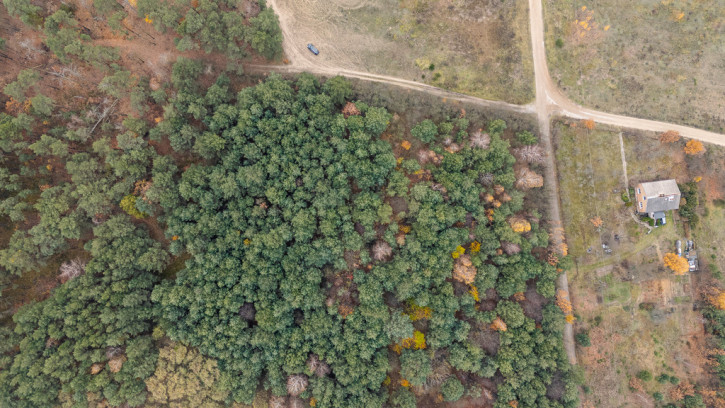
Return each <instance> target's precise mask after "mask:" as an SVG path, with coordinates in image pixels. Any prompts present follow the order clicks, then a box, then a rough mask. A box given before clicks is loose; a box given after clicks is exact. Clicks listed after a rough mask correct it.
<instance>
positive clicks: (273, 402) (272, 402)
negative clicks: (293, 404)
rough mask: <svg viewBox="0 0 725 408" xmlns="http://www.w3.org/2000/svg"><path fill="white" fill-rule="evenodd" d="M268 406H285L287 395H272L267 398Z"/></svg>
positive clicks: (279, 407)
mask: <svg viewBox="0 0 725 408" xmlns="http://www.w3.org/2000/svg"><path fill="white" fill-rule="evenodd" d="M269 408H287V397H278V396H276V395H273V396H272V397H271V398H270V399H269Z"/></svg>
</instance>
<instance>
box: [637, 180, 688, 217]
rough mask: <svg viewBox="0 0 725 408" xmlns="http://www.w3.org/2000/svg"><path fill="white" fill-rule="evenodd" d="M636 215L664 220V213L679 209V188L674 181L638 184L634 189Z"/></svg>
mask: <svg viewBox="0 0 725 408" xmlns="http://www.w3.org/2000/svg"><path fill="white" fill-rule="evenodd" d="M634 191H635V196H636V197H637V204H636V205H637V213H639V214H642V215H645V214H646V215H648V216H649V217H651V218H653V219H655V220H659V219H662V218H665V211H670V210H676V209H678V208H680V197H681V194H680V188H679V187H677V182H676V181H675V180H660V181H651V182H649V183H639V184H637V187H636V188H635V190H634Z"/></svg>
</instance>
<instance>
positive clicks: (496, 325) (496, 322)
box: [490, 317, 507, 332]
mask: <svg viewBox="0 0 725 408" xmlns="http://www.w3.org/2000/svg"><path fill="white" fill-rule="evenodd" d="M490 327H491V328H492V329H493V330H496V331H502V332H505V331H506V330H507V327H506V323H505V322H504V321H503V320H501V318H500V317H496V318H495V319H493V322H492V323H491V326H490Z"/></svg>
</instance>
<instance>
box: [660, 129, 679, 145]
mask: <svg viewBox="0 0 725 408" xmlns="http://www.w3.org/2000/svg"><path fill="white" fill-rule="evenodd" d="M678 140H680V132H678V131H676V130H668V131H666V132H664V133H662V134H661V135H660V143H674V142H676V141H678Z"/></svg>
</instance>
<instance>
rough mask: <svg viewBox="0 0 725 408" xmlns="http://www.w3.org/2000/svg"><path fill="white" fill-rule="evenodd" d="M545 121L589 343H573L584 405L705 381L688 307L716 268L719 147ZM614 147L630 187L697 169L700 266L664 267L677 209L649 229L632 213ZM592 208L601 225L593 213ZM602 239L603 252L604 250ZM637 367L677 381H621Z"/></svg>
mask: <svg viewBox="0 0 725 408" xmlns="http://www.w3.org/2000/svg"><path fill="white" fill-rule="evenodd" d="M552 130H553V132H554V138H555V146H556V154H557V166H558V171H559V183H560V189H561V200H562V213H563V220H564V224H565V230H566V234H567V240H568V243H569V249H570V254H571V255H572V256H573V258H574V260H575V264H576V268H574V269H573V270H572V271H570V276H569V284H570V291H571V295H572V301H573V303H574V312H575V316H576V317H577V321H576V322H575V333H588V335H589V338H590V339H591V346H589V347H581V346H579V347H577V355H578V357H579V362H580V364H581V365H582V366H583V368H584V372H585V378H586V385H587V386H588V387H587V388H585V390H587V393H585V394H584V398H583V400H584V401H585V403H584V405H583V406H584V407H592V406H596V407H654V406H657V405H656V399H655V396H657V397H659V396H660V395H661V396H662V398H663V401H664V402H665V403H666V402H676V400H674V399H673V398H672V397H671V395H670V394H671V393H672V392H674V391H673V390H676V389H677V388H678V387H680V386H681V384H685V383H686V382H688V381H689V382H690V383H692V384H696V385H699V386H701V387H702V388H703V389H709V388H710V387H713V384H714V383H713V380H714V378H713V376H712V375H710V373H709V370H708V367H707V363H706V357H707V349H706V344H705V334H704V327H703V324H702V316H701V315H700V314H699V312H698V311H696V310H695V309H696V308H695V306H696V305H697V304H698V300H699V299H700V290H701V287H700V286H701V285H700V284H701V282H703V281H705V280H707V279H710V276H711V275H712V276H715V277H716V278H718V277H720V276H721V275H720V272H719V271H722V270H723V267H725V260H724V259H723V255H722V250H721V248H723V245H725V204H724V203H723V201H722V193H723V191H725V180H723V179H722V176H721V174H722V170H721V169H722V168H723V166H724V165H725V149H722V148H716V147H713V146H707V145H706V146H705V147H706V149H707V151H706V152H705V153H704V154H702V155H700V156H688V155H685V154H684V153H683V146H684V144H685V142H686V140H684V139H683V140H679V141H677V142H674V143H670V144H662V143H660V142H659V140H658V138H657V135H653V134H648V133H637V134H635V133H629V132H623V133H622V139H621V144H620V136H619V135H620V130H618V129H612V128H603V127H597V128H595V129H593V130H588V129H586V128H584V127H583V126H581V123H577V122H572V121H560V122H555V123H554V126H553V127H552ZM622 151H623V152H624V156H625V160H626V163H627V179H628V183H629V185H630V186H633V185H635V184H636V183H638V182H640V181H650V180H656V179H666V178H675V179H676V180H677V181H678V182H680V183H685V182H689V181H692V180H697V179H698V178H699V177H702V178H701V179H700V181H699V183H698V188H699V191H700V194H699V198H700V205H699V207H698V214H699V216H700V222H699V224H698V226H697V227H696V228H694V229H692V230H691V231H690V232H689V233H690V234H691V235H690V236H691V238H692V239H693V240H694V241H695V243H696V246H697V249H698V253H699V256H700V266H701V271H699V272H695V273H691V274H687V275H685V276H675V275H674V274H673V273H672V272H671V271H670V270H669V269H667V268H665V267H664V265H663V262H662V258H663V255H664V254H665V253H667V252H674V241H675V240H676V239H683V238H684V237H685V236H686V234H687V228H686V227H685V225H684V223H683V222H682V220H681V219H680V217H679V216H677V214H676V213H671V214H669V215H668V223H667V225H665V226H664V227H659V228H656V229H654V230H652V232H650V233H648V230H649V228H648V227H647V226H645V225H643V224H640V223H637V222H636V221H635V220H634V219H633V218H632V216H631V209H632V207H627V206H626V205H625V203H624V201H623V199H622V193H623V192H625V190H624V166H623V163H622ZM596 217H599V218H601V221H602V223H601V226H600V227H597V226H596V225H595V223H593V222H592V219H595V218H596ZM615 235H616V237H617V238H618V239H615ZM602 244H607V245H608V246H609V247H610V248H611V249H612V253H611V254H607V253H605V251H604V250H603V248H602ZM720 279H721V277H720ZM641 371H648V372H649V373H651V374H652V375H653V376H654V377H655V378H656V377H658V376H661V375H662V374H665V375H666V376H667V377H668V378H669V377H676V378H677V379H678V380H679V381H680V383H679V384H673V382H672V381H674V382H676V381H677V380H672V381H670V380H669V379H667V380H665V378H664V377H660V381H657V380H656V379H652V380H648V381H641V384H637V383H636V380H635V384H634V385H635V386H636V387H635V389H633V388H632V386H631V385H632V384H631V383H630V381H631V380H632V378H636V375H637V374H638V373H640V372H641ZM657 393H659V394H657ZM657 403H658V404H660V403H659V402H657ZM587 404H589V405H587Z"/></svg>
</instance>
